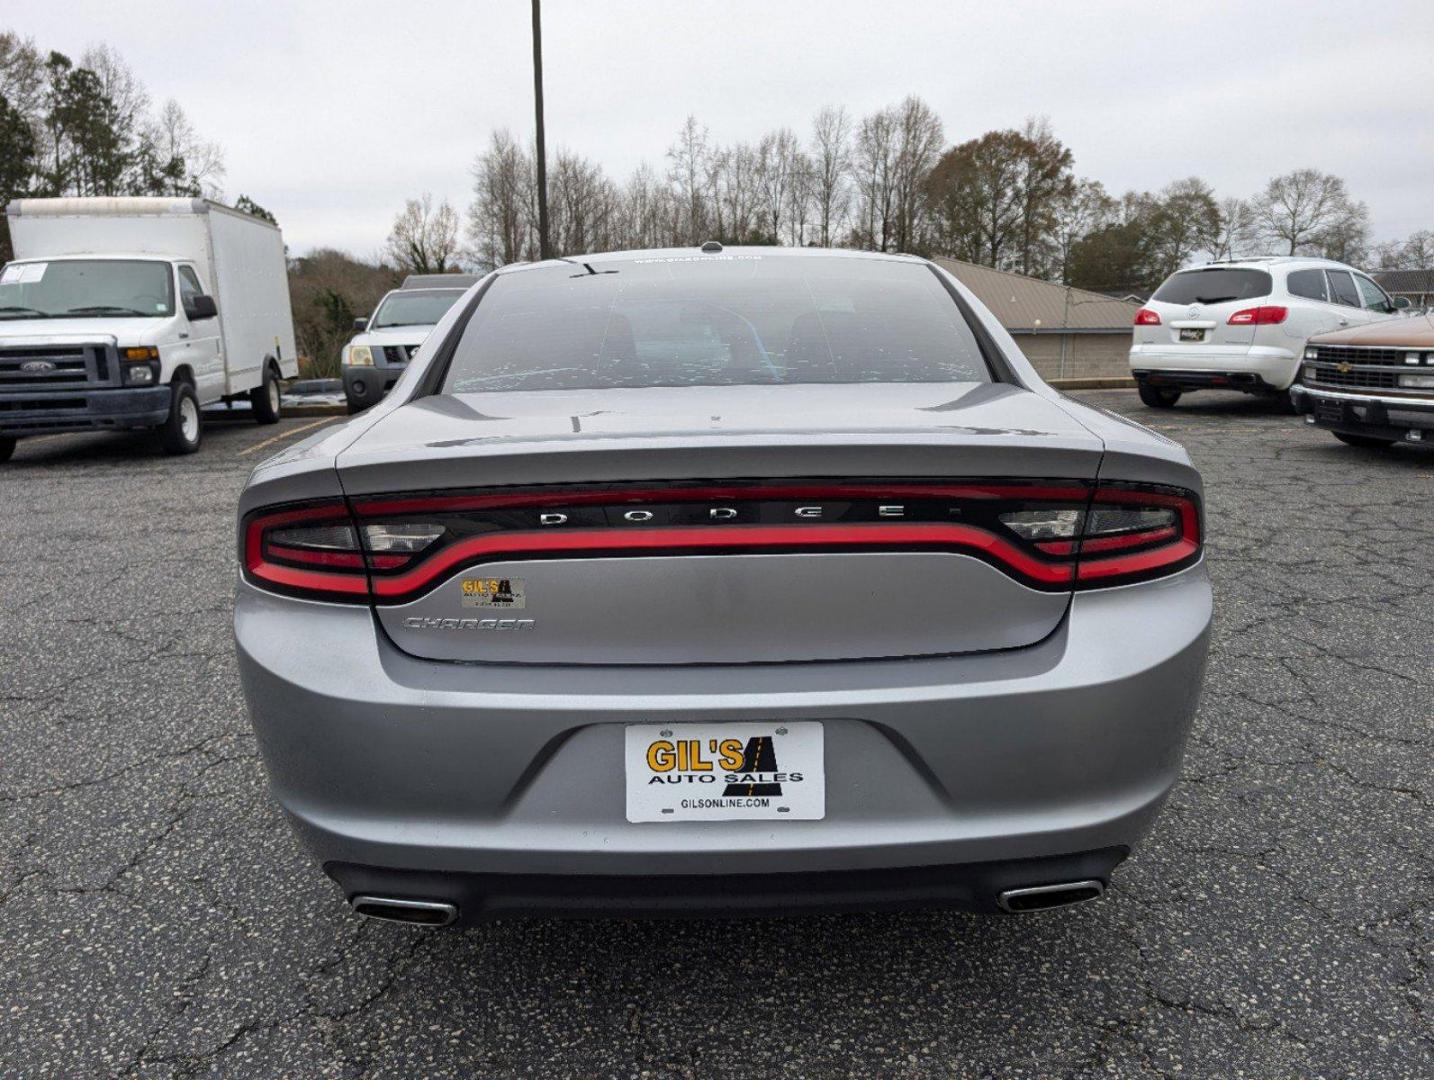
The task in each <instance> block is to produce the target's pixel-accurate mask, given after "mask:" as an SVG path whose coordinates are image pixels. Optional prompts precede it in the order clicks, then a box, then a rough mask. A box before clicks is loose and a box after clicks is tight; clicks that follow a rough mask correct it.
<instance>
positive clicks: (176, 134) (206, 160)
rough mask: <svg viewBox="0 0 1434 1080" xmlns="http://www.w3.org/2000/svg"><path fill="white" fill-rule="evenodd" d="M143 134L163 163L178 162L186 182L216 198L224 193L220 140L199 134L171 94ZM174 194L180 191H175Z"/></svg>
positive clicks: (222, 154)
mask: <svg viewBox="0 0 1434 1080" xmlns="http://www.w3.org/2000/svg"><path fill="white" fill-rule="evenodd" d="M145 138H146V139H147V140H148V141H149V143H150V144H151V145H152V146H153V147H154V151H155V154H156V156H157V157H158V159H159V161H160V162H161V163H162V164H165V163H169V162H176V161H177V162H181V163H183V166H184V174H183V176H184V180H183V182H184V183H185V185H186V186H189V187H193V188H197V189H198V190H199V191H200V192H201V193H202V194H204V195H207V196H209V197H210V198H213V199H217V198H219V197H220V196H222V195H223V193H224V188H223V182H224V152H223V151H222V150H221V149H220V148H219V144H218V143H215V142H210V141H209V140H208V139H204V138H201V137H200V135H199V133H198V132H197V131H196V130H195V128H194V125H193V124H192V123H190V122H189V117H188V116H186V115H185V113H184V110H183V109H181V108H180V107H179V102H177V101H175V100H174V98H170V99H169V100H168V101H166V102H165V103H164V105H163V107H161V109H160V110H159V115H158V116H157V117H155V119H154V121H153V122H152V123H151V124H150V125H149V126H148V128H147V130H146V132H145ZM173 193H174V194H183V192H181V191H177V190H176V191H175V192H173Z"/></svg>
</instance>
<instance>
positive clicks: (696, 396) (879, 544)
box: [337, 384, 1103, 664]
mask: <svg viewBox="0 0 1434 1080" xmlns="http://www.w3.org/2000/svg"><path fill="white" fill-rule="evenodd" d="M1102 449H1103V446H1102V443H1101V442H1100V440H1099V439H1097V438H1096V437H1094V436H1093V435H1092V434H1090V432H1089V431H1088V430H1087V429H1086V428H1085V427H1083V426H1081V425H1080V424H1079V423H1077V422H1076V421H1075V420H1074V419H1073V418H1072V417H1071V416H1069V415H1068V414H1067V413H1066V412H1065V411H1064V410H1063V409H1061V408H1060V406H1059V405H1058V404H1057V403H1056V402H1055V401H1053V400H1051V399H1049V398H1046V397H1043V396H1040V395H1037V394H1034V393H1031V392H1030V391H1027V390H1023V389H1021V388H1019V387H1014V386H1008V385H970V384H905V385H860V386H830V385H827V386H742V387H699V388H690V387H685V388H681V389H671V388H649V389H636V390H601V391H585V392H573V393H567V392H558V391H547V392H541V393H522V394H484V395H481V396H480V395H469V396H439V397H431V398H426V399H421V400H419V401H417V402H414V403H412V404H409V405H405V406H402V407H400V408H398V409H396V410H394V411H393V412H392V413H390V414H388V415H386V416H384V417H383V418H381V419H380V420H378V421H377V422H376V423H375V424H374V425H373V426H372V427H371V428H370V429H369V430H368V431H366V432H365V433H364V434H363V435H362V436H361V437H360V438H359V439H358V440H357V441H356V442H355V443H354V444H353V445H351V446H350V447H349V448H348V449H346V450H345V451H343V452H342V453H341V454H340V455H339V456H338V460H337V464H338V469H339V475H340V478H341V481H342V483H343V486H344V489H345V492H346V493H347V494H348V495H349V496H350V498H351V499H352V500H353V502H354V505H355V507H356V508H358V511H359V514H360V521H361V523H363V522H365V521H368V520H374V521H377V520H380V519H382V520H385V521H387V520H390V519H391V518H393V516H394V515H395V514H398V515H400V516H403V515H407V520H409V521H415V520H418V519H421V518H423V517H424V515H425V514H427V517H428V519H429V520H437V519H438V516H439V515H438V514H436V512H435V508H438V510H439V511H441V513H447V514H449V515H451V516H450V517H449V518H448V519H447V520H448V521H449V522H450V523H455V522H456V523H458V524H456V525H454V526H453V527H454V528H459V527H461V528H462V529H465V530H467V534H466V535H467V538H466V539H465V540H464V543H465V544H467V545H468V547H467V548H465V549H464V550H465V551H467V552H468V556H467V557H464V558H458V557H456V556H455V558H454V559H453V560H451V564H447V565H443V566H442V569H441V572H434V573H431V574H429V576H428V577H427V578H426V579H425V580H424V583H423V585H422V587H421V588H415V589H408V591H405V590H406V589H407V586H406V585H404V586H400V585H398V584H394V585H392V587H391V588H390V587H389V585H387V584H385V583H383V582H382V580H381V579H380V578H379V577H378V576H377V575H376V576H375V588H376V589H382V588H389V592H388V593H387V595H385V594H384V593H383V592H382V591H380V602H379V603H378V604H377V605H376V609H375V610H376V614H377V617H378V620H379V622H380V624H381V625H382V627H383V629H384V631H385V632H386V633H387V634H388V635H389V636H390V638H391V639H392V640H393V641H394V642H395V643H396V644H397V645H398V646H399V647H400V648H401V649H403V650H405V651H407V652H409V653H411V654H413V655H415V656H421V657H425V658H430V659H435V660H455V661H491V662H510V663H511V662H530V663H564V664H653V663H665V664H678V663H742V662H757V661H794V660H844V659H865V658H877V657H898V656H919V655H932V654H947V653H960V652H971V651H981V650H989V649H1002V648H1012V647H1019V646H1022V645H1028V644H1032V643H1034V642H1036V641H1039V640H1040V639H1042V638H1043V637H1045V636H1046V635H1048V634H1049V633H1050V632H1051V631H1052V630H1054V629H1055V627H1056V626H1057V625H1058V624H1059V622H1060V619H1061V618H1062V616H1063V615H1064V613H1065V610H1066V607H1067V605H1068V603H1069V595H1070V589H1069V585H1068V584H1066V583H1064V582H1056V581H1050V580H1038V579H1037V578H1028V577H1023V573H1021V572H1012V569H1011V567H1010V566H1008V565H1004V564H1002V563H1001V561H1000V560H999V559H993V558H991V557H989V553H985V552H982V551H980V550H975V549H974V548H971V547H969V546H963V545H962V544H954V545H953V544H948V543H946V542H945V540H944V539H940V540H938V539H935V537H937V535H938V533H939V534H940V536H941V537H943V538H944V537H945V536H946V535H947V533H951V534H952V535H955V534H956V533H959V530H960V528H961V527H965V526H969V527H970V528H972V529H974V528H975V525H976V524H977V522H976V521H975V518H980V517H981V515H982V514H983V513H985V514H986V516H987V517H988V518H989V517H990V515H991V513H994V511H993V510H991V509H990V507H991V506H993V505H994V504H993V503H992V501H991V500H992V499H997V498H1003V497H1004V496H1000V495H998V494H996V495H993V494H992V492H998V491H1009V490H1011V489H1017V490H1018V491H1019V493H1020V495H1021V497H1022V498H1023V499H1025V498H1026V496H1027V495H1030V494H1034V495H1036V496H1039V495H1041V494H1042V493H1046V494H1051V493H1054V492H1056V491H1057V490H1060V491H1063V492H1065V494H1066V495H1067V496H1068V495H1069V494H1070V493H1071V491H1072V490H1074V491H1075V492H1076V493H1077V494H1079V491H1080V489H1081V487H1082V485H1083V484H1084V483H1087V482H1090V481H1092V480H1094V478H1095V475H1096V472H1097V468H1098V466H1099V462H1100V457H1101V453H1102ZM974 480H979V481H982V482H983V483H981V484H971V483H965V484H963V483H961V482H962V481H974ZM1033 481H1057V482H1062V481H1063V482H1064V484H1063V485H1062V484H1060V483H1057V484H1056V485H1051V484H1044V485H1038V484H1033V483H1032V482H1033ZM459 493H466V494H459ZM515 493H516V494H515ZM549 493H551V494H549ZM380 496H383V497H382V498H380ZM495 499H496V500H497V501H498V502H500V503H503V505H495ZM514 499H516V500H517V501H516V503H514V502H513V500H514ZM503 500H508V501H507V502H504V501H503ZM1028 501H1029V500H1028ZM1038 501H1039V500H1038ZM1001 505H1003V506H1004V505H1005V504H1004V503H1002V504H1001ZM983 507H985V508H986V509H984V510H983ZM631 513H635V514H636V515H637V516H636V518H631V517H629V516H628V515H629V514H631ZM464 515H467V516H464ZM541 515H548V516H549V517H550V518H551V517H553V516H554V515H557V516H561V517H563V518H564V520H563V521H562V522H557V521H556V519H555V518H554V520H553V521H552V523H551V524H543V523H542V522H543V521H544V520H545V519H544V518H543V517H542V516H541ZM812 515H815V516H812ZM973 515H974V518H973ZM723 529H726V530H728V531H725V532H724V531H721V530H723ZM803 530H807V531H803ZM943 530H944V531H943ZM953 530H954V531H953ZM996 530H997V531H998V532H1000V531H1002V530H1001V528H1000V526H999V524H997V526H996ZM968 531H969V530H968ZM977 531H979V530H977ZM449 535H451V534H449ZM575 535H576V536H579V537H583V536H590V537H596V539H595V540H592V541H591V545H592V546H591V547H587V548H585V547H583V545H582V544H579V543H578V542H577V540H576V539H570V538H572V537H574V536H575ZM971 535H973V536H974V535H975V533H974V532H973V533H971ZM757 538H760V540H759V539H757ZM982 542H984V541H982ZM1002 542H1003V543H1005V544H1006V545H1007V547H1015V548H1020V547H1021V544H1020V543H1019V541H1013V540H1012V538H1011V537H1009V536H1007V537H1006V538H1005V540H1004V541H1002ZM584 543H588V541H584ZM534 545H536V547H534ZM480 549H482V550H483V551H484V552H486V554H484V555H482V556H481V557H480V556H479V555H478V554H475V553H477V552H479V551H480ZM455 550H456V549H455ZM1008 554H1009V552H1008ZM1030 555H1031V552H1030V551H1028V550H1025V551H1016V553H1015V555H1014V556H1011V557H1012V558H1015V557H1017V556H1019V557H1020V558H1017V565H1019V566H1026V565H1027V563H1029V562H1030V561H1031V560H1030V559H1029V556H1030ZM480 558H481V561H480ZM1021 559H1026V562H1021ZM1037 561H1038V560H1037ZM441 562H442V560H440V559H438V558H436V557H435V558H434V559H431V560H430V564H433V565H438V564H440V563H441ZM1032 572H1033V573H1040V572H1041V568H1040V567H1039V566H1036V567H1034V569H1033V570H1032ZM409 576H412V575H409Z"/></svg>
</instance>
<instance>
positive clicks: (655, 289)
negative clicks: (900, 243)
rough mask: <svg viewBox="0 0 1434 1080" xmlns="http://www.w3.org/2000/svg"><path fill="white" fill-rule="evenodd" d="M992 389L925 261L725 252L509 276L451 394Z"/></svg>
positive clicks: (957, 313) (465, 354) (463, 343)
mask: <svg viewBox="0 0 1434 1080" xmlns="http://www.w3.org/2000/svg"><path fill="white" fill-rule="evenodd" d="M990 381H991V373H990V369H989V368H988V367H987V365H986V362H985V359H984V358H983V356H982V353H981V349H980V347H979V345H978V344H977V342H976V337H975V335H974V334H973V333H972V330H971V327H970V326H969V325H968V324H967V322H966V320H965V318H964V316H963V315H962V313H961V309H960V308H958V307H957V305H956V303H955V301H954V300H953V299H952V298H951V295H950V294H949V293H948V292H947V291H946V289H945V287H944V286H943V285H942V284H941V282H940V281H938V280H937V278H936V276H935V274H933V273H932V272H931V270H930V269H929V268H928V267H927V266H926V265H924V264H921V263H914V262H902V261H897V260H892V259H860V258H843V257H838V256H831V257H827V256H800V255H798V256H764V255H748V254H736V253H729V254H725V255H715V256H714V255H692V256H665V257H664V256H654V257H651V258H633V259H628V260H620V261H619V260H599V261H595V262H593V263H591V265H590V266H589V265H587V264H584V263H582V262H580V261H574V262H565V263H562V264H560V265H557V266H543V267H538V268H534V269H531V270H522V271H518V272H515V273H511V274H504V275H500V276H499V277H498V278H497V279H496V280H495V281H494V282H493V284H492V286H491V287H490V288H489V290H488V292H487V293H486V294H485V295H484V296H483V298H482V300H481V301H480V302H479V304H478V307H477V309H476V310H475V312H474V314H473V317H472V318H471V319H470V320H469V322H468V325H467V326H466V327H465V328H464V331H463V336H462V338H461V339H460V340H459V342H458V345H457V348H456V350H455V352H454V354H453V359H452V363H451V365H450V366H449V370H448V375H447V380H446V384H445V387H444V389H445V390H446V391H447V392H449V393H472V392H477V391H523V390H591V389H609V388H636V387H649V386H737V385H762V384H780V383H881V382H990Z"/></svg>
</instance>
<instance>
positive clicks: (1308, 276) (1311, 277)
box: [1285, 270, 1329, 300]
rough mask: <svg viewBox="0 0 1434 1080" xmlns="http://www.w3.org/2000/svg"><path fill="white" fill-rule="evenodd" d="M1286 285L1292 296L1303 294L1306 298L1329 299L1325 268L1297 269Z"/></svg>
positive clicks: (1286, 281)
mask: <svg viewBox="0 0 1434 1080" xmlns="http://www.w3.org/2000/svg"><path fill="white" fill-rule="evenodd" d="M1285 287H1286V288H1288V289H1289V291H1290V295H1291V296H1303V297H1304V298H1305V299H1306V300H1328V299H1329V294H1328V293H1326V292H1325V287H1324V271H1323V270H1296V271H1294V272H1293V273H1291V274H1290V276H1289V277H1288V278H1287V279H1286V280H1285Z"/></svg>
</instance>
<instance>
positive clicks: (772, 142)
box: [756, 128, 802, 243]
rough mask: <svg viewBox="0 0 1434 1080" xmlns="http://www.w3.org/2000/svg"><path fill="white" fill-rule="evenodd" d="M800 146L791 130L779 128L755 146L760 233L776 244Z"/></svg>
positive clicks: (789, 204)
mask: <svg viewBox="0 0 1434 1080" xmlns="http://www.w3.org/2000/svg"><path fill="white" fill-rule="evenodd" d="M801 153H802V148H801V143H799V142H798V141H797V136H796V135H795V133H793V131H792V129H791V128H779V129H778V130H776V131H769V132H768V133H767V134H766V135H763V136H762V141H761V142H760V143H758V144H757V176H756V180H757V187H758V194H759V198H760V200H761V208H760V216H761V219H762V220H761V224H760V226H759V228H760V231H761V232H762V234H763V235H764V236H766V237H770V238H771V240H772V242H773V243H779V242H780V241H781V239H782V235H783V231H784V230H786V231H787V232H788V234H790V230H789V229H787V214H788V213H789V212H790V211H791V209H792V189H793V187H794V185H795V183H796V176H795V174H796V171H797V169H798V168H799V167H800V166H799V165H798V162H797V159H798V158H799V157H800V156H801Z"/></svg>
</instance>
